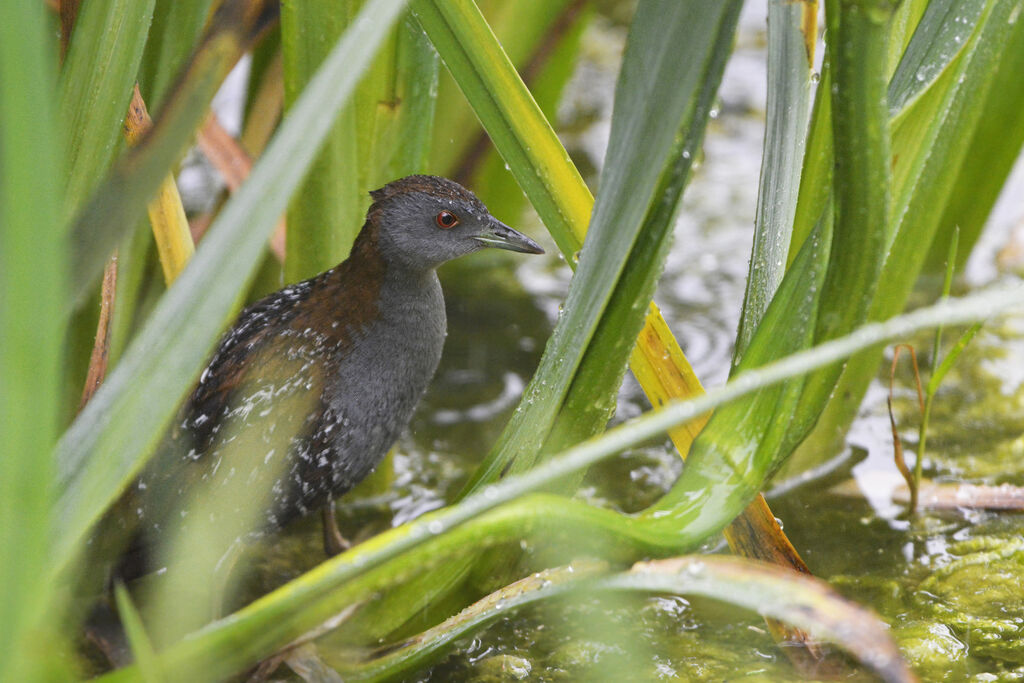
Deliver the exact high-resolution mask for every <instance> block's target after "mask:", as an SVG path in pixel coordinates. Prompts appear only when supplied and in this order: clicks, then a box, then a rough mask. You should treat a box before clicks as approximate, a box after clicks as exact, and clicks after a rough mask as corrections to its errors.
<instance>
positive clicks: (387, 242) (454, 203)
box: [377, 179, 544, 269]
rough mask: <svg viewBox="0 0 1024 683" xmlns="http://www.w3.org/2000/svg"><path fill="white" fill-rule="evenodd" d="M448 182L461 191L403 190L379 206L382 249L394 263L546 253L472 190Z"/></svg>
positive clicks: (421, 265) (418, 265)
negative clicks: (489, 253) (490, 251)
mask: <svg viewBox="0 0 1024 683" xmlns="http://www.w3.org/2000/svg"><path fill="white" fill-rule="evenodd" d="M439 180H440V179H439ZM444 182H445V183H446V184H447V185H450V186H452V187H453V188H457V191H452V192H443V193H441V192H424V191H409V192H401V193H398V194H395V195H393V196H390V197H388V198H387V199H385V200H384V201H382V202H380V203H379V204H378V208H379V210H380V213H379V214H378V216H377V220H378V226H379V228H380V233H379V239H380V248H381V251H382V252H383V253H385V254H386V255H387V256H388V257H389V258H390V259H393V260H399V261H401V262H402V263H404V264H405V265H406V266H408V267H413V268H424V269H428V268H436V267H437V266H439V265H441V264H442V263H445V262H446V261H450V260H452V259H454V258H458V257H459V256H462V255H464V254H470V253H472V252H474V251H479V250H480V249H483V248H485V247H496V248H498V249H508V250H510V251H519V252H523V253H527V254H542V253H544V250H543V249H541V248H540V246H539V245H538V244H537V243H536V242H534V241H533V240H531V239H530V238H529V237H527V236H526V235H523V234H522V233H519V232H517V231H515V230H513V229H512V228H510V227H508V226H507V225H505V224H504V223H502V222H501V221H499V220H498V219H496V218H495V217H494V216H492V215H491V214H490V212H489V211H488V210H487V207H485V206H484V205H483V203H482V202H481V201H480V200H478V199H477V198H476V197H475V196H473V195H472V194H471V193H470V192H469V191H468V190H465V189H463V188H462V187H461V186H459V185H456V184H455V183H452V182H451V181H444ZM447 185H446V187H445V189H449V188H448V187H447Z"/></svg>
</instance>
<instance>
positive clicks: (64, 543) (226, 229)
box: [54, 0, 404, 567]
mask: <svg viewBox="0 0 1024 683" xmlns="http://www.w3.org/2000/svg"><path fill="white" fill-rule="evenodd" d="M403 5H404V2H403V0H374V1H373V2H370V3H368V4H367V5H366V7H365V8H364V9H363V11H362V13H361V14H360V15H359V17H357V18H356V20H355V22H354V23H353V28H352V29H351V30H349V31H348V32H347V33H346V34H345V35H344V36H343V38H342V39H341V40H340V41H339V42H338V43H337V44H336V45H335V48H334V50H333V51H332V52H331V54H330V55H329V57H328V58H327V59H326V60H325V61H324V64H323V66H321V68H320V70H319V71H318V72H317V75H316V76H315V77H314V78H313V80H312V81H311V82H310V84H309V86H308V87H307V89H306V92H305V93H304V94H303V96H302V97H301V98H300V99H299V101H298V102H297V103H296V105H295V106H294V107H293V109H292V113H291V115H290V116H289V117H288V119H287V120H286V121H285V122H284V123H282V125H281V128H280V129H279V131H278V133H277V135H276V136H275V137H274V139H273V141H272V142H271V144H270V145H269V146H268V147H267V150H266V152H265V153H264V154H263V156H262V157H261V158H260V160H259V162H258V163H257V164H256V166H255V167H254V168H253V172H252V174H251V175H250V176H249V180H248V182H247V183H246V184H245V185H243V186H242V188H241V189H240V190H239V191H238V192H237V193H236V194H235V195H234V197H233V198H232V200H231V201H230V202H229V203H228V205H227V206H226V207H225V208H224V210H223V211H222V212H221V214H220V216H219V218H218V219H217V221H216V223H215V225H214V226H213V227H212V228H211V230H210V232H209V234H208V236H207V238H206V240H205V242H204V247H203V248H202V249H200V250H198V251H197V252H196V256H195V258H194V259H193V260H192V262H191V263H190V264H189V266H188V268H186V270H185V272H184V273H183V274H182V276H181V277H180V278H179V279H178V280H177V282H176V283H175V286H174V287H172V288H171V289H170V290H169V291H168V293H167V294H166V295H165V296H164V298H163V299H162V300H161V302H160V304H159V305H158V306H157V308H156V310H154V311H153V313H152V315H151V316H150V318H149V320H148V322H147V323H146V326H145V327H144V328H143V329H142V330H141V331H140V332H139V334H138V336H137V337H136V339H135V340H134V342H133V343H132V345H131V347H130V348H129V349H128V350H127V351H126V352H125V354H124V357H123V358H122V360H121V363H120V364H119V365H118V367H117V368H115V369H114V371H113V372H112V373H111V374H110V376H109V377H108V379H107V381H106V382H105V383H104V385H103V386H102V387H101V388H100V390H99V391H98V392H97V394H96V396H95V397H94V398H93V400H92V402H91V403H89V405H88V406H87V407H86V409H85V410H84V411H83V412H82V413H81V415H79V417H78V419H77V420H75V422H74V424H73V425H72V426H71V428H70V429H69V430H68V431H67V432H66V433H65V435H64V436H63V438H62V439H61V441H60V444H59V446H58V462H59V465H60V486H59V492H60V501H59V507H58V514H59V519H60V523H61V524H62V529H63V533H62V534H61V535H60V536H59V538H57V539H56V542H55V544H54V561H55V563H56V565H57V566H58V567H64V566H66V564H67V562H68V561H69V560H70V559H71V556H72V554H73V553H74V552H75V550H76V549H77V548H78V547H79V544H80V543H81V542H82V540H83V538H84V537H85V534H86V532H87V531H88V529H89V528H90V527H91V526H92V524H93V523H94V522H95V521H96V520H97V519H98V518H99V516H100V515H101V514H102V512H103V511H104V510H105V509H106V508H107V506H108V505H109V504H110V503H111V502H112V501H113V500H114V498H115V497H116V496H117V495H118V493H119V492H120V490H121V489H122V487H123V486H124V485H125V484H126V483H127V482H128V481H129V480H130V479H131V477H132V476H133V475H134V474H135V473H136V472H137V471H138V469H139V468H140V467H141V466H142V464H143V462H144V457H145V455H146V454H147V452H148V451H149V450H150V448H152V446H153V445H154V444H155V443H156V441H157V439H158V438H159V436H160V434H161V431H162V430H163V428H164V426H165V425H166V424H167V421H168V420H169V419H170V418H171V415H172V414H173V412H174V409H175V407H176V405H177V403H178V402H179V400H180V399H181V397H182V396H183V395H184V394H185V392H186V391H187V390H188V388H189V386H191V384H192V381H193V379H194V378H195V376H196V375H197V374H198V372H199V370H200V368H201V367H202V363H203V361H204V360H205V359H206V355H207V353H208V352H209V350H210V348H211V347H212V346H213V344H214V342H215V341H216V338H217V335H218V334H219V333H220V331H221V330H222V329H223V326H224V324H225V323H226V322H227V318H228V316H229V315H230V313H231V311H232V310H233V308H234V305H235V303H236V302H237V301H238V300H239V298H240V297H241V295H242V293H243V292H244V291H245V285H246V283H247V281H248V279H249V278H250V277H251V276H252V274H253V273H254V272H255V269H256V267H257V266H258V265H259V258H260V256H261V255H262V252H263V249H264V243H265V241H266V238H267V237H269V235H270V233H271V231H272V229H273V227H274V224H275V223H276V221H277V217H278V216H279V215H280V214H281V212H282V211H283V210H284V208H285V205H286V204H287V201H288V199H289V198H290V196H291V194H292V193H293V192H294V191H295V189H296V188H297V187H298V185H299V182H300V181H301V179H302V177H303V174H304V173H305V171H306V169H307V168H308V166H309V164H310V162H311V161H312V159H313V157H314V155H315V153H316V149H317V147H318V143H319V142H320V141H321V140H322V139H323V137H324V136H325V135H326V134H327V131H328V130H329V129H330V126H331V124H332V123H333V120H334V115H335V114H336V113H337V112H338V111H339V109H340V108H341V106H342V105H343V104H344V102H345V101H346V99H347V97H348V96H349V95H350V94H351V93H352V91H353V90H354V88H355V85H356V83H357V82H358V78H359V76H360V74H361V73H362V70H363V69H364V68H365V67H366V65H367V64H368V63H369V61H370V59H371V57H372V56H373V54H374V51H375V49H376V48H377V46H378V45H380V43H381V41H382V40H383V39H384V37H385V35H386V34H387V31H388V30H390V28H391V25H392V24H393V22H394V21H395V20H396V19H397V17H398V14H399V13H400V11H401V9H402V7H403ZM183 321H188V325H187V326H185V325H183Z"/></svg>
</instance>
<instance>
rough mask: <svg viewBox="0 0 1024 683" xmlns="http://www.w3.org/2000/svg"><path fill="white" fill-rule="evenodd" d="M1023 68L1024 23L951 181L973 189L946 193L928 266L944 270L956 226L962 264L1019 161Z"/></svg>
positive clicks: (1023, 142)
mask: <svg viewBox="0 0 1024 683" xmlns="http://www.w3.org/2000/svg"><path fill="white" fill-rule="evenodd" d="M1022 73H1024V29H1021V28H1019V27H1018V28H1017V29H1016V30H1015V31H1014V33H1013V36H1012V37H1011V38H1010V39H1009V41H1008V43H1007V44H1006V45H1005V46H1004V47H1003V48H1002V57H1001V58H1000V60H999V63H998V65H997V66H996V74H995V80H994V81H993V83H992V85H991V86H990V87H989V90H988V96H987V97H986V98H985V101H984V102H983V103H981V104H980V105H978V106H979V107H980V109H981V111H983V112H984V117H983V120H982V122H981V125H979V126H978V128H977V130H976V131H975V133H974V136H973V137H972V138H971V139H970V141H968V142H966V143H965V144H964V146H965V147H966V148H967V149H969V150H971V152H970V154H968V155H967V156H966V157H964V159H963V162H962V164H961V166H960V171H959V173H958V175H957V178H956V180H955V181H953V184H952V187H955V188H970V191H969V192H967V191H957V192H954V193H953V194H952V196H950V197H948V198H947V201H948V204H947V206H946V208H945V211H944V212H943V215H942V218H941V219H940V220H939V232H938V233H937V234H936V237H935V239H934V240H933V241H932V249H931V253H930V254H929V256H928V260H927V262H926V263H925V269H926V271H927V272H930V273H934V272H941V270H942V268H943V262H944V260H945V256H946V254H945V249H944V247H945V244H946V243H948V242H949V231H950V230H951V226H956V228H957V229H958V230H959V231H960V241H961V242H962V243H963V245H965V246H964V248H962V249H959V250H958V252H957V262H956V267H957V268H962V267H963V264H964V262H965V261H966V260H967V257H968V256H970V253H971V246H973V245H974V244H976V243H977V241H978V238H979V237H980V235H981V231H982V228H983V227H984V226H985V221H986V219H987V218H988V215H989V213H991V211H992V207H993V206H994V205H995V203H996V199H997V198H998V197H999V193H1000V190H1002V188H1003V185H1004V184H1005V183H1006V178H1007V176H1009V175H1010V170H1011V169H1012V168H1013V164H1014V162H1015V161H1016V160H1017V158H1018V157H1019V156H1020V153H1021V148H1022V146H1024V102H1022V100H1024V97H1022V91H1021V87H1020V74H1022Z"/></svg>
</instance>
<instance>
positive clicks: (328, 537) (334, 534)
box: [320, 500, 352, 557]
mask: <svg viewBox="0 0 1024 683" xmlns="http://www.w3.org/2000/svg"><path fill="white" fill-rule="evenodd" d="M320 515H321V516H322V517H323V520H324V552H325V553H327V557H334V556H335V555H339V554H341V553H343V552H344V551H346V550H348V549H349V548H350V547H351V546H352V544H351V543H349V542H348V541H346V540H345V537H344V536H342V535H341V530H340V529H339V528H338V520H337V519H336V518H335V517H334V501H333V500H332V501H330V502H329V503H327V505H325V506H323V507H322V508H321V509H320Z"/></svg>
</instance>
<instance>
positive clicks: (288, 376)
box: [127, 175, 544, 554]
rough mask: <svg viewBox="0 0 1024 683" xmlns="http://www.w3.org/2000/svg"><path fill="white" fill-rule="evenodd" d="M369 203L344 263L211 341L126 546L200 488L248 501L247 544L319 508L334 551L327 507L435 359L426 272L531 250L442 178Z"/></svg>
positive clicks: (147, 479)
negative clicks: (252, 524)
mask: <svg viewBox="0 0 1024 683" xmlns="http://www.w3.org/2000/svg"><path fill="white" fill-rule="evenodd" d="M370 194H371V197H372V199H373V203H372V205H371V206H370V208H369V211H368V212H367V216H366V222H365V224H364V225H363V227H362V230H361V231H360V232H359V235H358V237H357V238H356V240H355V243H354V245H353V247H352V252H351V255H350V256H349V257H348V259H346V260H345V261H344V262H343V263H341V264H340V265H338V266H336V267H334V268H332V269H330V270H328V271H326V272H324V273H321V274H320V275H317V276H316V277H313V278H311V279H309V280H305V281H303V282H299V283H297V284H293V285H289V286H287V287H285V288H284V289H282V290H280V291H278V292H275V293H273V294H270V295H269V296H267V297H265V298H263V299H262V300H260V301H258V302H256V303H255V304H253V305H251V306H249V307H248V308H246V309H245V310H244V311H242V313H241V314H240V315H239V316H238V319H237V320H236V321H235V323H234V325H233V326H232V327H231V328H230V329H229V330H228V331H227V332H226V333H225V334H224V336H223V337H222V338H221V340H220V343H219V345H218V346H217V349H216V351H215V352H214V354H213V356H212V358H211V360H210V362H209V365H208V366H207V367H206V369H205V370H203V372H202V374H201V376H200V378H199V382H198V384H197V385H196V387H195V388H194V390H193V391H192V393H191V395H190V396H189V398H188V399H187V401H186V402H185V404H184V405H183V407H182V409H181V411H180V413H179V416H178V418H177V420H176V422H175V424H174V425H173V427H172V428H171V429H170V430H169V433H168V435H167V437H166V438H165V440H164V442H163V444H162V445H161V447H160V450H159V452H158V453H157V455H156V456H155V457H154V458H153V460H152V461H151V462H150V464H149V465H147V467H146V468H145V469H144V471H143V473H142V475H141V476H140V477H139V478H138V480H137V481H136V483H135V485H134V487H133V489H132V490H131V491H130V492H129V494H128V498H129V499H130V503H129V504H128V505H127V508H128V509H129V510H130V511H131V512H132V514H133V516H134V517H137V520H136V521H135V522H134V523H137V524H139V527H138V528H137V530H136V534H137V537H136V541H135V543H136V544H137V543H139V541H138V535H139V534H141V536H142V537H143V539H145V541H143V543H144V544H145V545H149V544H152V543H153V542H154V540H155V539H156V538H158V537H159V535H160V534H161V533H162V532H163V531H164V529H165V528H166V527H167V526H169V525H171V524H174V525H181V524H183V523H186V524H187V522H188V516H189V514H190V509H191V508H190V505H191V503H190V502H189V497H190V495H191V491H193V490H194V489H195V488H196V487H195V484H196V483H197V482H204V484H203V485H204V486H206V487H207V490H210V491H213V492H215V494H216V495H220V493H219V492H221V491H225V492H227V491H233V492H234V493H235V495H236V496H237V495H241V496H243V497H244V498H248V497H250V496H252V497H256V498H259V499H260V501H261V502H260V509H261V511H262V517H261V519H259V520H258V523H257V529H256V533H260V532H262V531H268V530H276V529H279V528H281V527H282V526H283V525H284V524H286V523H288V522H289V521H290V520H292V519H294V518H296V517H300V516H305V515H307V514H309V513H311V512H313V511H316V510H321V511H323V513H324V521H325V531H324V542H325V547H326V548H327V550H328V552H329V553H330V554H334V553H336V552H340V550H342V549H344V547H346V544H345V541H344V539H343V538H342V537H341V534H340V533H339V532H338V529H337V526H336V522H335V520H334V515H333V501H334V499H335V498H337V497H338V496H340V495H341V494H343V493H345V492H346V491H348V490H349V489H351V488H352V487H353V486H355V485H356V484H358V483H359V482H360V481H361V480H362V479H363V478H365V477H366V476H367V475H368V474H369V473H370V472H371V471H372V470H373V469H374V467H376V465H377V464H378V463H379V462H380V460H381V459H382V458H383V457H384V455H385V454H386V453H387V451H388V449H389V448H390V447H391V445H392V444H393V443H394V442H395V440H396V439H397V438H398V436H399V434H400V433H401V431H402V430H403V429H404V428H405V427H406V426H407V425H408V423H409V420H410V418H411V417H412V414H413V410H414V409H415V407H416V405H417V403H418V402H419V400H420V397H421V396H422V395H423V392H424V390H425V389H426V388H427V385H428V384H429V382H430V380H431V378H432V377H433V375H434V372H435V370H436V369H437V365H438V361H439V360H440V358H441V349H442V346H443V345H444V339H445V335H446V327H447V322H446V316H445V308H444V299H443V297H442V293H441V285H440V282H439V281H438V278H437V274H436V272H435V269H436V268H437V267H438V266H440V265H441V264H443V263H445V262H447V261H450V260H452V259H454V258H457V257H459V256H462V255H464V254H469V253H472V252H475V251H479V250H480V249H483V248H485V247H497V248H499V249H508V250H511V251H517V252H523V253H529V254H541V253H543V251H544V250H543V249H541V248H540V246H538V245H537V243H536V242H534V241H533V240H531V239H530V238H528V237H526V236H525V235H523V234H521V233H519V232H516V231H515V230H513V229H512V228H510V227H508V226H507V225H505V224H503V223H501V222H500V221H498V220H497V219H496V218H494V217H493V216H491V214H490V213H489V212H488V210H487V208H486V207H485V206H484V205H483V203H482V202H481V201H480V200H479V199H477V198H476V196H474V195H473V193H471V192H470V191H469V190H467V189H465V188H464V187H462V186H461V185H459V184H457V183H455V182H452V181H451V180H447V179H444V178H438V177H434V176H425V175H414V176H408V177H406V178H402V179H400V180H396V181H394V182H391V183H389V184H388V185H386V186H384V187H383V188H381V189H379V190H376V191H373V192H371V193H370ZM240 492H242V493H240ZM229 512H230V511H229ZM210 521H211V520H209V519H203V520H202V523H204V524H209V522H210ZM212 521H213V522H214V523H216V520H212Z"/></svg>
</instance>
